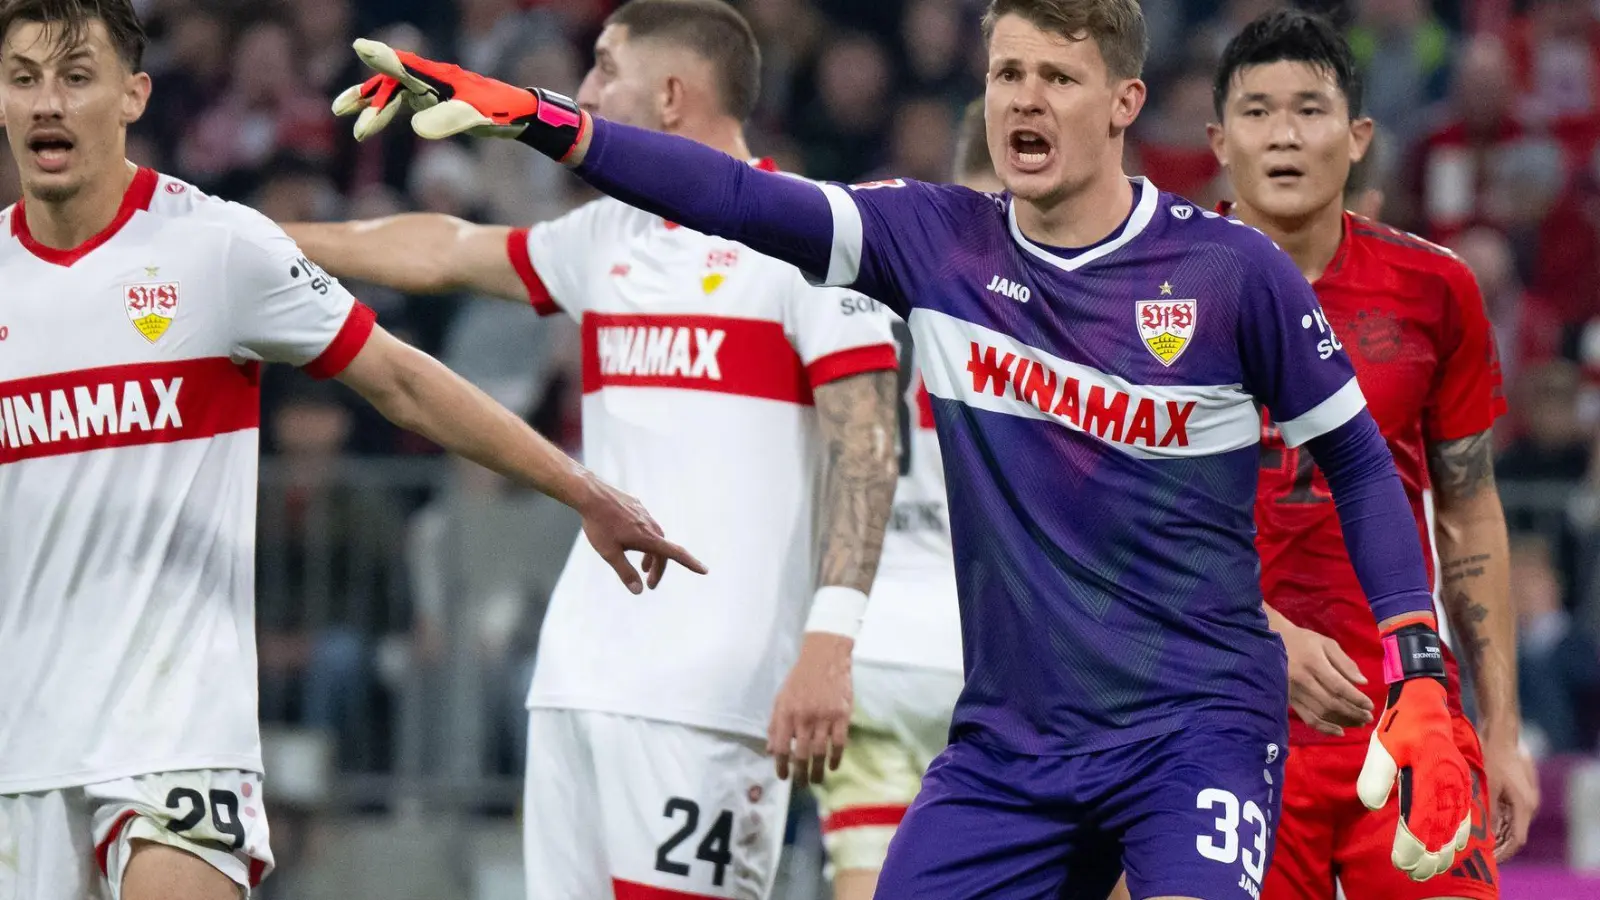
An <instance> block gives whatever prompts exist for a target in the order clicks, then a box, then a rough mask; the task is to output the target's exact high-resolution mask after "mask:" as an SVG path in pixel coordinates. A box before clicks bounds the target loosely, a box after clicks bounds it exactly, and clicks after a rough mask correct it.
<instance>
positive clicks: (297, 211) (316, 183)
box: [250, 156, 341, 222]
mask: <svg viewBox="0 0 1600 900" xmlns="http://www.w3.org/2000/svg"><path fill="white" fill-rule="evenodd" d="M261 171H262V178H261V186H260V187H258V188H257V189H256V191H255V193H254V194H252V195H251V197H250V205H251V206H253V207H255V209H256V210H257V211H258V212H260V213H261V214H262V215H264V216H266V217H267V218H269V219H271V220H273V221H274V222H322V221H327V220H328V219H331V218H333V217H334V216H335V215H337V214H338V212H339V206H340V202H341V198H340V196H339V194H338V192H337V191H335V190H334V187H333V183H332V182H330V181H329V180H328V177H327V176H326V175H324V174H323V173H322V170H321V169H320V168H318V167H317V166H316V165H314V164H313V163H311V162H309V161H307V160H303V159H296V158H295V157H292V156H288V157H283V158H281V159H277V160H274V161H273V162H272V163H271V164H269V165H267V166H266V167H265V168H263V169H262V170H261Z"/></svg>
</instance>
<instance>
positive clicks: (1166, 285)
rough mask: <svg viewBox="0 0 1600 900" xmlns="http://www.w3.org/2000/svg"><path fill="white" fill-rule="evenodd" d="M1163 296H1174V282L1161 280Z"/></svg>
mask: <svg viewBox="0 0 1600 900" xmlns="http://www.w3.org/2000/svg"><path fill="white" fill-rule="evenodd" d="M1161 296H1163V297H1171V296H1172V282H1170V281H1163V282H1161Z"/></svg>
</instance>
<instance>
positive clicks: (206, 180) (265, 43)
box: [178, 21, 333, 195]
mask: <svg viewBox="0 0 1600 900" xmlns="http://www.w3.org/2000/svg"><path fill="white" fill-rule="evenodd" d="M299 72H300V66H299V64H298V61H297V60H296V59H295V54H294V38H293V35H292V34H291V33H290V32H289V29H288V28H287V27H285V26H284V25H282V24H281V23H278V22H272V21H264V22H258V23H257V24H255V25H252V26H251V27H250V28H248V29H246V30H245V32H244V33H243V34H242V35H240V37H239V41H238V43H237V45H236V46H235V48H234V51H233V77H232V80H231V82H230V83H229V86H228V92H227V93H226V94H224V95H223V96H222V97H221V98H220V99H218V100H217V102H216V103H215V104H213V105H212V106H211V108H210V109H209V110H207V111H206V113H205V114H204V115H202V116H201V117H200V119H199V120H198V121H197V122H194V123H193V124H192V126H191V127H192V130H190V131H189V133H188V134H187V135H186V136H185V137H184V139H183V141H182V142H181V144H180V149H179V153H178V163H179V165H180V166H181V167H182V169H183V172H184V173H185V174H186V175H187V176H188V177H189V178H191V179H193V180H195V181H196V182H197V183H199V184H200V186H201V187H206V188H209V189H212V190H214V191H216V192H218V193H222V194H224V195H242V194H245V193H248V192H249V191H250V190H251V189H252V188H253V187H254V182H255V181H256V174H255V170H256V169H257V168H258V167H260V166H261V165H263V164H265V163H266V162H267V161H268V160H270V159H272V158H273V157H274V156H276V155H279V154H285V153H292V154H296V155H299V156H303V157H305V158H307V159H311V160H316V161H318V162H323V161H326V160H327V158H328V157H329V155H330V154H331V152H332V149H333V118H332V117H331V116H330V115H329V114H328V105H327V103H326V102H324V101H323V99H322V98H321V97H320V96H318V95H317V94H315V93H312V92H311V91H310V90H309V89H307V87H306V86H305V85H304V84H303V83H302V82H301V80H300V77H299V74H298V73H299Z"/></svg>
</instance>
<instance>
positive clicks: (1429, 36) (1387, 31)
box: [1350, 0, 1451, 146]
mask: <svg viewBox="0 0 1600 900" xmlns="http://www.w3.org/2000/svg"><path fill="white" fill-rule="evenodd" d="M1356 10H1357V12H1356V21H1355V26H1354V27H1353V28H1351V29H1350V49H1351V50H1352V51H1353V52H1354V53H1355V57H1356V64H1357V65H1358V66H1359V67H1360V68H1361V72H1362V83H1363V88H1364V90H1363V96H1364V97H1365V98H1366V99H1365V103H1364V105H1365V107H1366V110H1365V111H1366V114H1367V115H1370V116H1371V117H1372V118H1373V119H1375V120H1376V121H1377V122H1378V124H1379V126H1380V127H1382V128H1383V129H1385V131H1386V132H1388V134H1389V135H1390V139H1391V140H1393V141H1395V142H1396V143H1397V145H1398V146H1408V145H1410V143H1411V140H1412V138H1413V137H1414V134H1413V132H1414V129H1415V128H1416V127H1417V115H1416V111H1417V110H1419V109H1425V108H1427V107H1428V106H1430V105H1432V104H1433V103H1435V102H1437V101H1439V100H1442V99H1444V97H1445V95H1446V93H1447V89H1448V82H1447V76H1448V75H1449V72H1450V51H1451V36H1450V32H1449V31H1448V30H1447V29H1446V28H1445V27H1444V24H1443V23H1442V22H1440V21H1439V19H1438V17H1437V16H1435V15H1434V14H1433V11H1432V10H1431V9H1430V7H1429V4H1428V3H1427V2H1426V0H1359V2H1358V3H1357V4H1356Z"/></svg>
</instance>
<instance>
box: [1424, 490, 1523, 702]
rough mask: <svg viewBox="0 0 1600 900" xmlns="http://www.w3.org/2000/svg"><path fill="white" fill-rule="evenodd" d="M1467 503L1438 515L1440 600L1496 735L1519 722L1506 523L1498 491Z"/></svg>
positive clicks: (1477, 695)
mask: <svg viewBox="0 0 1600 900" xmlns="http://www.w3.org/2000/svg"><path fill="white" fill-rule="evenodd" d="M1463 506H1466V507H1467V508H1463V509H1455V508H1452V509H1449V510H1440V511H1438V514H1437V526H1436V535H1437V543H1438V546H1439V571H1440V599H1441V600H1442V601H1443V603H1444V609H1445V614H1446V615H1447V616H1448V617H1449V619H1450V629H1451V631H1452V632H1453V633H1454V634H1455V635H1456V636H1457V637H1456V645H1457V647H1458V648H1459V649H1460V652H1461V655H1462V656H1463V657H1464V658H1465V659H1466V662H1467V669H1468V672H1469V675H1470V677H1471V678H1472V687H1473V693H1474V694H1475V695H1476V697H1477V700H1478V709H1479V711H1480V714H1481V718H1482V720H1483V730H1484V731H1485V733H1486V734H1492V733H1493V732H1495V731H1498V730H1503V729H1505V728H1507V727H1510V728H1513V729H1514V728H1515V727H1516V724H1517V722H1518V721H1519V715H1518V710H1517V634H1516V620H1515V619H1514V618H1513V616H1512V612H1511V604H1510V591H1511V586H1510V573H1509V560H1508V557H1509V551H1508V549H1507V544H1506V522H1505V515H1504V513H1502V511H1501V509H1500V498H1499V497H1498V496H1497V495H1496V494H1495V493H1494V491H1492V490H1491V491H1487V492H1484V493H1483V494H1481V495H1479V497H1477V498H1474V499H1473V500H1472V501H1471V502H1470V503H1467V504H1463Z"/></svg>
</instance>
